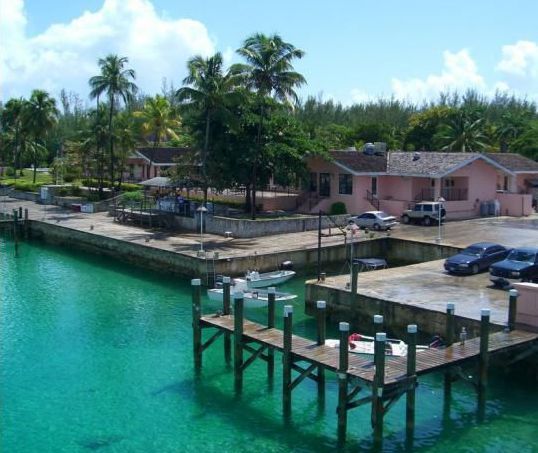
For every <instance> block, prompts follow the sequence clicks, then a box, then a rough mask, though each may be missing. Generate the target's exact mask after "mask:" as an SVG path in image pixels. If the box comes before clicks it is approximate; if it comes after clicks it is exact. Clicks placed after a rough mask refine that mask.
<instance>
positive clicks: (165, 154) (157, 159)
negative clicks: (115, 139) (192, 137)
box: [136, 147, 191, 164]
mask: <svg viewBox="0 0 538 453" xmlns="http://www.w3.org/2000/svg"><path fill="white" fill-rule="evenodd" d="M136 150H137V151H138V152H139V153H140V154H142V155H143V156H144V157H146V158H147V159H149V160H151V161H153V163H155V164H172V163H174V162H175V161H176V160H177V158H178V157H180V156H184V155H185V154H188V153H189V152H191V149H190V148H159V147H158V148H153V147H147V148H137V149H136Z"/></svg>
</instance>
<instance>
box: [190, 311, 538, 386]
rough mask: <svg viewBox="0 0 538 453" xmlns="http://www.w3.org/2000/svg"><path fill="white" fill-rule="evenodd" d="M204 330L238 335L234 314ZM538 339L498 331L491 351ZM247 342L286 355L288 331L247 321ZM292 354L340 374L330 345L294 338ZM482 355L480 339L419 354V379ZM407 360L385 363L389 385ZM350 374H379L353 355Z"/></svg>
mask: <svg viewBox="0 0 538 453" xmlns="http://www.w3.org/2000/svg"><path fill="white" fill-rule="evenodd" d="M200 321H201V323H202V326H203V327H214V328H216V329H220V330H222V331H224V332H228V333H230V334H233V333H234V317H233V315H220V314H219V315H217V314H214V315H206V316H203V317H202V318H201V319H200ZM536 340H538V333H532V332H525V331H521V330H512V331H509V332H498V333H495V334H493V335H490V337H489V345H488V352H489V353H490V354H492V355H493V354H495V353H497V352H508V351H509V350H511V349H514V348H518V347H520V346H522V345H525V344H528V343H532V342H534V341H536ZM243 341H244V342H256V343H259V344H261V345H264V346H266V347H270V348H273V349H274V350H277V351H280V352H282V351H283V349H284V332H283V331H282V330H279V329H275V328H268V327H267V326H264V325H262V324H257V323H254V322H252V321H248V320H244V321H243ZM292 354H293V355H294V356H295V358H296V360H299V361H300V360H304V361H308V362H312V363H315V364H317V365H321V366H323V367H325V368H326V369H327V370H330V371H333V372H337V371H338V364H339V350H338V349H336V348H333V347H330V346H325V345H318V344H317V343H316V342H315V341H313V340H308V339H306V338H302V337H299V336H297V335H292ZM479 354H480V338H479V337H477V338H472V339H470V340H467V341H466V342H465V344H464V345H461V344H459V343H456V344H453V345H452V346H449V347H447V348H443V349H433V348H432V349H427V350H422V351H418V352H417V358H416V374H417V376H420V375H424V374H428V373H431V372H433V371H441V370H443V369H445V368H448V367H452V366H455V365H463V364H465V362H468V361H473V360H477V359H478V357H479ZM406 373H407V360H406V358H405V357H391V358H389V359H388V360H387V361H386V363H385V382H384V385H385V386H390V385H394V384H398V382H400V381H401V380H403V379H405V378H406ZM347 374H348V375H349V377H350V378H356V379H360V380H361V381H364V382H365V383H369V384H371V383H372V382H373V380H374V375H375V363H374V358H373V356H367V355H359V354H352V353H351V354H350V355H349V368H348V371H347Z"/></svg>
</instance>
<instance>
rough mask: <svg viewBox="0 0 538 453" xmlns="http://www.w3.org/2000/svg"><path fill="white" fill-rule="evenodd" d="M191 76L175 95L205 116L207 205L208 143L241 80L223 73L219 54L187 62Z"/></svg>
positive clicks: (204, 180) (204, 160) (204, 159)
mask: <svg viewBox="0 0 538 453" xmlns="http://www.w3.org/2000/svg"><path fill="white" fill-rule="evenodd" d="M187 68H188V71H189V75H188V76H187V77H185V79H183V84H184V85H188V86H185V87H183V88H180V89H179V90H177V92H176V96H177V98H178V99H179V100H180V101H187V103H188V105H190V106H191V107H194V108H196V109H197V110H198V111H199V112H200V113H201V114H202V115H203V117H204V123H205V130H204V145H203V147H202V156H201V161H202V162H201V163H202V180H203V185H204V187H203V189H204V204H205V203H206V202H207V187H208V178H207V159H208V156H209V154H210V148H209V141H210V132H211V123H212V121H213V119H214V117H215V115H217V114H218V113H224V114H226V113H228V110H227V107H228V106H229V105H230V103H231V102H232V100H233V99H234V97H235V96H234V95H235V91H234V90H235V88H236V86H237V83H238V80H237V78H236V77H235V75H234V73H232V72H230V71H224V69H223V62H222V54H221V53H220V52H217V53H216V54H215V55H213V56H212V57H209V58H203V57H202V56H200V55H197V56H195V57H193V58H191V59H190V60H189V61H188V62H187Z"/></svg>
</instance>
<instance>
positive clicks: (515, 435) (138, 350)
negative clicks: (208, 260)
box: [0, 239, 538, 452]
mask: <svg viewBox="0 0 538 453" xmlns="http://www.w3.org/2000/svg"><path fill="white" fill-rule="evenodd" d="M0 253H1V266H0V282H1V284H2V286H1V296H0V297H1V312H0V322H1V325H0V340H1V346H0V347H1V349H0V353H1V354H0V376H1V380H0V401H1V406H0V411H1V412H0V432H1V437H0V451H2V452H88V451H100V452H101V451H102V452H178V451H186V452H194V451H201V450H203V451H204V452H213V451H219V452H228V451H247V452H250V451H256V452H288V451H297V452H318V451H320V452H321V451H335V450H336V449H337V444H336V400H337V393H336V380H335V379H334V376H333V375H330V374H329V380H328V383H327V397H326V403H325V407H320V406H319V405H318V402H317V399H316V389H315V386H314V383H312V382H310V381H308V380H307V381H303V382H302V383H301V384H300V385H299V386H298V387H297V388H296V389H295V390H294V392H293V414H292V420H291V422H289V423H285V422H284V420H283V418H282V415H281V414H282V411H281V391H280V389H281V374H280V360H279V358H278V356H277V360H276V364H277V366H276V367H275V368H276V370H277V371H276V375H275V380H274V383H273V384H272V385H271V384H270V383H269V382H268V381H267V378H266V374H265V363H264V362H261V361H257V362H255V363H254V364H253V365H252V366H251V367H250V368H248V370H247V371H246V372H245V380H244V388H243V393H242V395H241V396H237V397H236V396H234V391H233V372H232V369H231V368H230V367H228V366H227V365H226V364H225V362H224V359H223V354H222V343H221V340H219V341H217V342H216V343H215V344H214V345H213V346H212V347H211V348H209V350H208V351H207V352H205V353H204V367H203V370H202V374H201V376H200V377H195V375H194V372H193V366H192V344H191V333H192V331H191V306H190V287H189V280H188V279H177V278H170V277H166V276H161V275H159V274H156V273H151V272H148V271H142V270H138V269H131V268H129V267H128V266H125V265H123V264H122V263H119V262H114V261H112V260H110V259H105V258H101V257H95V256H88V255H86V254H84V253H81V252H73V251H68V250H65V249H60V248H56V247H50V246H45V245H42V244H36V243H32V244H28V243H24V244H22V245H21V247H20V252H19V257H18V258H15V257H14V256H13V255H14V253H13V244H12V243H10V242H6V241H4V240H2V239H0ZM285 289H286V290H290V291H295V292H297V293H299V294H302V293H303V286H302V283H301V280H300V279H296V281H294V282H292V283H291V284H290V285H288V286H287V287H285ZM299 299H300V298H299ZM299 299H298V300H297V302H295V311H294V332H295V333H297V334H299V335H306V336H309V337H313V336H314V335H315V326H314V324H313V323H312V322H311V320H310V319H309V318H307V317H306V316H304V315H303V314H302V312H303V307H302V303H301V302H300V300H299ZM216 308H217V307H216V305H214V304H213V305H211V303H210V302H209V301H208V300H207V299H205V300H204V309H205V311H207V312H210V311H214V310H215V309H216ZM246 315H247V317H249V318H250V319H254V320H258V321H263V320H264V319H265V316H266V312H265V309H250V310H249V309H247V310H246ZM205 334H206V335H207V334H208V332H205ZM491 381H492V382H491V387H490V392H489V395H488V396H489V398H488V403H487V408H486V415H485V420H484V421H483V422H480V423H479V422H478V421H477V414H476V402H475V395H474V393H473V391H472V389H471V388H470V387H468V386H466V385H465V384H463V383H462V382H458V383H455V384H454V390H453V401H452V405H451V407H450V413H447V411H446V408H444V407H443V392H442V388H443V386H442V378H441V376H439V375H431V376H428V377H426V378H424V379H422V380H421V382H420V386H419V387H418V390H417V422H416V425H417V429H416V439H415V451H432V452H433V451H451V452H455V451H456V452H458V451H462V452H474V451H491V452H497V451H499V452H511V451H517V452H530V451H538V447H536V443H537V439H538V391H537V382H536V381H535V378H534V377H529V376H528V375H527V374H526V373H525V368H523V367H521V368H513V369H512V370H511V371H509V372H508V373H506V374H505V372H501V371H498V372H495V373H493V374H492V376H491ZM404 413H405V398H402V399H401V400H400V401H398V403H396V405H395V406H394V407H393V408H392V409H391V411H390V412H389V413H388V415H387V416H386V418H385V436H386V437H385V442H384V449H385V450H386V451H404V439H405V435H404V428H405V425H404V420H405V415H404ZM369 417H370V414H369V406H363V407H361V408H358V409H354V410H352V411H350V412H349V419H348V442H347V444H346V451H368V450H370V449H371V441H372V439H371V434H372V433H371V428H370V423H369V420H370V418H369Z"/></svg>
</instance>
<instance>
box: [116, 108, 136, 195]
mask: <svg viewBox="0 0 538 453" xmlns="http://www.w3.org/2000/svg"><path fill="white" fill-rule="evenodd" d="M114 129H115V131H116V140H117V143H118V147H119V149H118V153H117V154H118V166H119V173H120V177H119V181H118V188H119V189H121V184H122V182H123V174H124V172H125V164H126V162H127V159H128V158H129V156H130V154H131V153H132V152H133V150H134V149H135V147H136V136H135V135H136V133H135V124H134V118H133V115H132V114H130V113H129V112H122V113H121V114H120V115H118V116H117V117H116V124H115V126H114Z"/></svg>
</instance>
